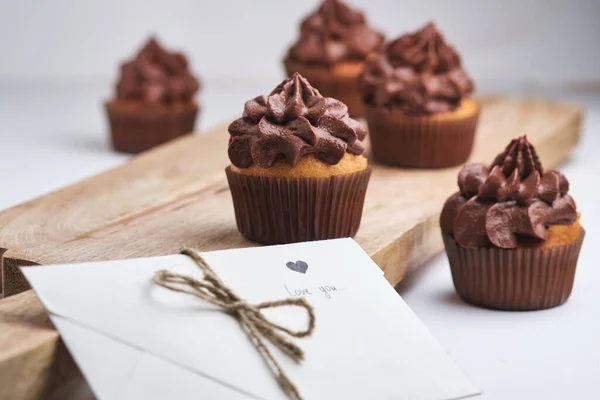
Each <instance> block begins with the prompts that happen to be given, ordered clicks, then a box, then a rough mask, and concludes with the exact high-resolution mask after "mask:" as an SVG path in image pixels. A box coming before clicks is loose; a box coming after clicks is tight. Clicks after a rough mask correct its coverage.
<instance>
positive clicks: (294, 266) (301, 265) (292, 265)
mask: <svg viewBox="0 0 600 400" xmlns="http://www.w3.org/2000/svg"><path fill="white" fill-rule="evenodd" d="M285 265H287V267H288V268H289V269H291V270H292V271H296V272H300V273H301V274H305V273H306V270H307V269H308V264H307V263H305V262H304V261H296V262H293V261H289V262H288V263H286V264H285Z"/></svg>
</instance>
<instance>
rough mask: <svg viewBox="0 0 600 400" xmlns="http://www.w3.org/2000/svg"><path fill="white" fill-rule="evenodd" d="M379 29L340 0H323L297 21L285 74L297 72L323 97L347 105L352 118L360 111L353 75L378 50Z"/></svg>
mask: <svg viewBox="0 0 600 400" xmlns="http://www.w3.org/2000/svg"><path fill="white" fill-rule="evenodd" d="M383 42H384V37H383V35H382V34H381V33H379V32H377V31H376V30H373V29H371V28H370V27H369V26H368V25H367V23H366V20H365V17H364V15H363V14H362V13H361V12H359V11H357V10H354V9H352V8H350V7H349V6H348V5H347V4H345V3H343V2H342V1H340V0H324V1H323V2H322V3H321V5H320V6H319V8H318V9H317V10H316V11H315V12H314V13H312V14H310V15H309V16H308V17H306V18H305V19H304V20H303V21H302V24H301V25H300V37H299V38H298V40H297V42H296V43H294V44H293V45H292V47H291V48H290V49H289V51H288V54H287V56H286V57H285V60H284V64H285V69H286V71H287V74H288V76H291V75H292V74H293V73H294V72H299V73H300V74H302V75H303V76H304V77H306V79H308V80H309V81H310V82H311V84H313V85H314V86H315V87H316V88H317V89H318V90H319V91H320V92H321V93H322V94H323V96H326V97H333V98H335V99H338V100H340V101H341V102H342V103H344V104H346V105H347V106H348V111H349V113H350V116H351V117H353V118H357V117H361V116H362V115H363V106H362V101H361V99H360V96H359V95H358V93H357V87H356V85H357V83H356V79H357V77H358V75H359V74H360V72H361V71H362V69H363V66H364V62H365V59H366V58H367V57H368V56H369V54H371V53H374V52H377V51H379V50H380V49H381V48H382V46H383Z"/></svg>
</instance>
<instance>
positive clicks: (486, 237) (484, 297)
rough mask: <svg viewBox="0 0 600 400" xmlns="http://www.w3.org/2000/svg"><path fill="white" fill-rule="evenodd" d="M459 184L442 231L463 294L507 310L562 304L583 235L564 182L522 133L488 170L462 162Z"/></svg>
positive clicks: (445, 211) (445, 210) (445, 209)
mask: <svg viewBox="0 0 600 400" xmlns="http://www.w3.org/2000/svg"><path fill="white" fill-rule="evenodd" d="M458 187H459V191H458V192H456V193H455V194H453V195H452V196H450V197H449V198H448V200H447V201H446V203H445V204H444V207H443V209H442V213H441V216H440V227H441V230H442V235H443V238H444V243H445V246H446V251H447V253H448V258H449V260H450V267H451V269H452V277H453V280H454V286H455V288H456V290H457V292H458V294H459V295H460V297H461V298H463V299H464V300H465V301H467V302H470V303H473V304H476V305H481V306H485V307H490V308H498V309H505V310H531V309H543V308H550V307H554V306H557V305H560V304H562V303H564V302H565V301H566V300H567V298H568V297H569V295H570V293H571V289H572V286H573V279H574V276H575V267H576V264H577V257H578V255H579V250H580V248H581V244H582V242H583V236H584V231H583V229H582V228H581V225H580V223H579V214H578V213H577V207H576V205H575V202H574V201H573V198H572V197H571V196H570V195H569V193H568V192H569V182H568V180H567V178H566V177H565V176H564V175H563V174H561V173H560V172H558V171H556V170H549V171H545V170H544V168H543V167H542V163H541V161H540V159H539V157H538V155H537V152H536V150H535V148H534V147H533V145H532V144H531V143H529V141H528V140H527V138H526V137H525V136H523V137H520V138H518V139H514V140H512V141H511V142H510V144H509V145H508V146H507V147H506V149H505V150H504V151H503V152H502V153H500V154H499V155H498V156H497V157H496V158H495V160H494V161H493V162H492V163H491V164H490V165H486V164H480V163H472V164H467V165H465V166H464V167H463V168H462V170H461V171H460V173H459V174H458Z"/></svg>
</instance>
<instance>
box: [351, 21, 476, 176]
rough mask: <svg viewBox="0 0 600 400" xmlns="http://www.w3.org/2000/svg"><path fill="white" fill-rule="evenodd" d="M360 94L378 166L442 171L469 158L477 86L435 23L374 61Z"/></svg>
mask: <svg viewBox="0 0 600 400" xmlns="http://www.w3.org/2000/svg"><path fill="white" fill-rule="evenodd" d="M359 90H360V94H361V97H362V101H363V103H364V106H365V116H366V118H367V122H368V123H369V131H370V132H371V141H372V142H373V155H374V157H375V159H376V160H378V161H380V162H383V163H386V164H391V165H398V166H405V167H418V168H440V167H449V166H454V165H458V164H461V163H463V162H465V161H466V160H467V158H468V157H469V154H470V153H471V150H472V148H473V138H474V135H475V127H476V124H477V119H478V116H479V106H478V105H477V103H476V102H475V101H474V100H473V99H472V98H471V97H470V96H471V94H472V93H473V90H474V84H473V81H472V80H471V78H470V77H469V75H468V74H467V72H466V71H465V70H464V68H463V66H462V62H461V58H460V56H459V54H458V53H457V52H456V50H455V49H454V47H452V46H451V45H450V44H448V43H447V42H446V40H445V39H444V37H443V35H442V33H441V32H440V31H439V30H438V29H437V27H436V26H435V24H434V23H432V22H430V23H428V24H427V25H425V26H424V27H423V28H422V29H420V30H418V31H417V32H415V33H410V34H406V35H403V36H400V37H399V38H397V39H395V40H394V41H391V42H389V43H387V44H386V45H385V47H384V48H383V50H382V51H381V52H379V53H378V54H376V55H373V56H371V57H369V59H368V60H367V62H366V65H365V68H364V70H363V72H362V73H361V75H360V77H359Z"/></svg>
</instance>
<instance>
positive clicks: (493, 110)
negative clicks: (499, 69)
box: [0, 97, 582, 399]
mask: <svg viewBox="0 0 600 400" xmlns="http://www.w3.org/2000/svg"><path fill="white" fill-rule="evenodd" d="M481 103H482V104H483V112H482V115H481V120H480V125H479V128H478V132H477V139H476V143H475V149H474V152H473V154H472V156H471V160H474V161H483V162H491V161H492V159H493V157H494V156H495V155H496V154H497V153H498V152H500V151H501V150H502V149H503V148H504V147H505V146H506V144H508V142H509V141H510V139H512V138H513V137H516V136H518V135H521V134H523V133H526V134H527V135H528V137H529V140H530V141H531V142H532V143H533V144H534V145H535V146H536V148H537V150H538V152H539V154H540V157H541V159H542V161H543V163H544V165H545V166H546V167H547V168H550V167H555V166H557V165H558V164H559V163H560V162H561V161H562V160H564V159H565V158H566V157H567V156H568V154H569V152H570V150H571V149H572V147H573V146H574V145H575V144H576V143H577V141H578V139H579V131H580V124H581V119H582V112H581V110H580V109H579V108H577V107H576V106H573V105H568V104H562V103H556V102H548V101H544V100H521V99H513V98H500V97H493V98H485V99H481ZM227 140H228V134H227V129H226V125H224V126H220V127H218V128H215V129H213V130H211V131H208V132H206V133H204V134H201V135H189V136H187V137H184V138H181V139H179V140H176V141H174V142H171V143H170V144H167V145H165V146H162V147H160V148H157V149H154V150H152V151H150V152H147V153H144V154H142V155H140V156H137V157H135V158H132V159H131V160H130V161H129V162H128V163H126V164H124V165H122V166H120V167H117V168H115V169H112V170H110V171H107V172H105V173H102V174H100V175H97V176H94V177H92V178H89V179H86V180H83V181H81V182H79V183H76V184H74V185H71V186H69V187H66V188H64V189H61V190H58V191H56V192H53V193H50V194H48V195H46V196H43V197H40V198H37V199H35V200H32V201H30V202H27V203H24V204H21V205H18V206H16V207H13V208H11V209H8V210H6V211H3V212H1V213H0V251H5V252H4V254H3V256H2V277H1V279H2V288H3V294H4V297H5V298H4V299H3V300H1V301H0V398H1V399H4V398H10V399H21V398H39V397H40V396H41V395H43V396H46V395H48V394H50V393H54V394H55V395H56V393H57V390H60V392H59V393H63V394H64V393H65V390H66V389H65V388H70V387H75V386H76V385H78V384H80V383H81V375H80V374H78V371H77V368H76V367H75V365H74V364H73V361H72V359H71V358H70V356H69V355H68V353H67V352H66V351H65V349H64V347H63V346H62V345H61V342H60V339H59V337H58V334H57V333H56V331H55V330H54V329H53V328H52V326H51V324H50V322H49V320H48V318H47V315H46V312H45V310H44V309H43V307H42V306H41V304H40V303H39V301H38V300H37V298H36V296H35V294H33V293H32V292H31V291H27V289H28V286H27V284H26V282H25V280H24V279H23V277H22V275H21V273H20V272H19V267H20V266H24V265H32V264H53V263H70V262H82V261H93V260H108V259H119V258H130V257H141V256H154V255H164V254H172V253H175V252H177V251H178V249H179V248H180V247H182V246H191V247H195V248H198V249H200V250H204V251H207V250H215V249H225V248H233V247H245V246H252V245H254V244H252V243H250V242H248V241H246V240H245V239H244V238H242V237H241V236H240V235H239V233H238V232H237V230H236V227H235V220H234V216H233V207H232V203H231V198H230V194H229V190H228V187H227V182H226V179H225V174H224V171H223V170H224V168H225V167H226V166H227V165H228V159H227V153H226V146H227ZM458 169H459V168H448V169H441V170H411V169H398V168H390V167H385V166H381V165H376V164H375V165H374V171H373V175H372V178H371V182H370V184H369V190H368V193H367V198H366V200H365V208H364V215H363V219H362V225H361V228H360V230H359V232H358V234H357V236H356V237H355V239H356V240H357V242H358V243H359V244H360V245H361V246H362V247H363V248H364V249H365V251H366V252H367V253H368V254H369V255H370V256H371V257H372V258H373V259H374V260H375V262H376V263H377V264H378V265H379V266H380V267H381V268H382V269H383V270H384V273H385V276H386V278H387V279H388V281H389V282H390V283H391V284H396V283H397V282H399V281H400V280H401V279H402V278H403V277H404V276H405V275H406V274H407V273H408V272H410V271H411V270H413V269H414V268H416V267H418V266H419V265H421V264H422V263H423V262H425V261H426V260H427V259H429V258H430V257H431V256H433V255H435V254H436V253H438V252H439V251H440V250H441V249H442V242H441V237H440V233H439V228H438V217H439V212H440V210H441V207H442V205H443V202H444V200H445V199H446V197H448V196H449V195H450V194H451V193H453V192H455V191H456V190H457V186H456V175H457V172H458ZM24 184H26V182H24ZM20 292H24V293H20ZM18 293H20V294H18ZM73 385H75V386H73ZM67 391H68V390H67Z"/></svg>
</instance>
